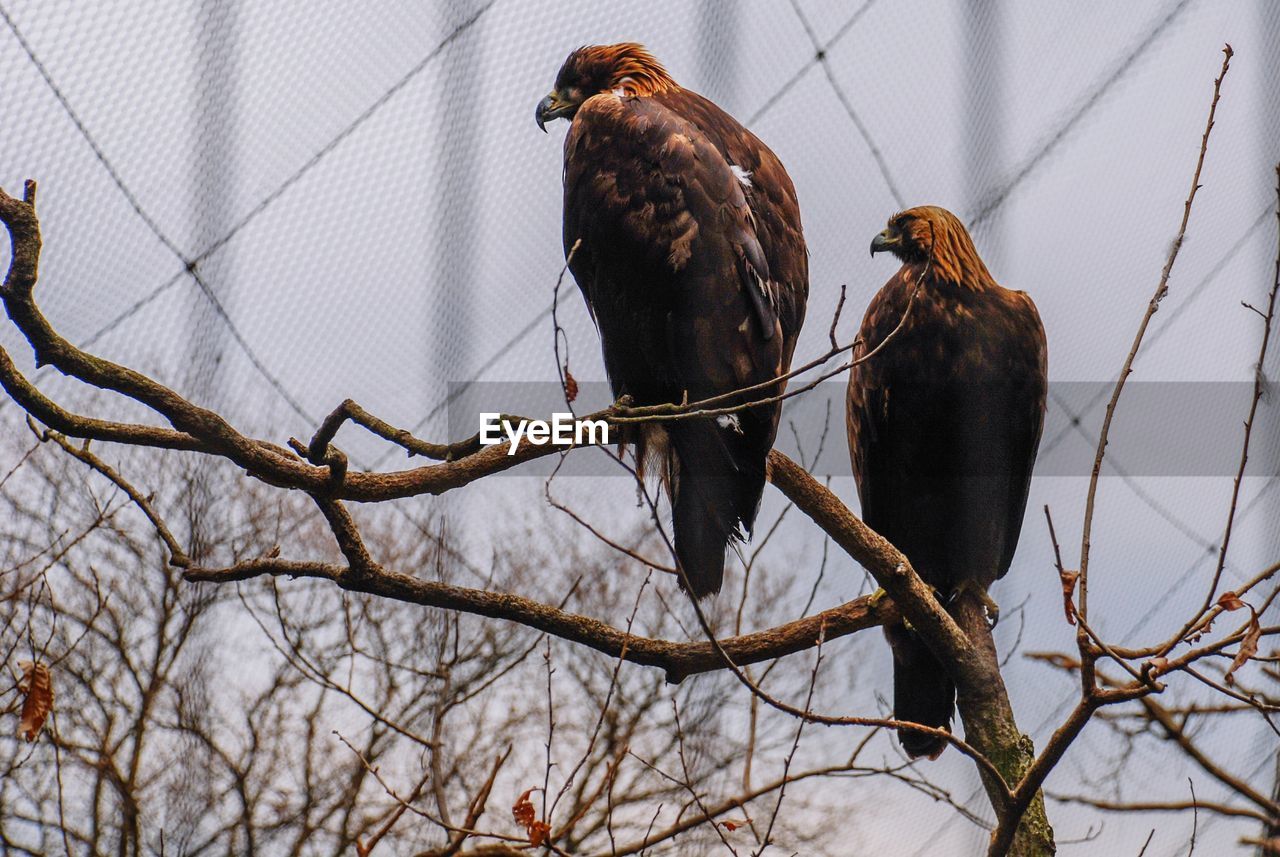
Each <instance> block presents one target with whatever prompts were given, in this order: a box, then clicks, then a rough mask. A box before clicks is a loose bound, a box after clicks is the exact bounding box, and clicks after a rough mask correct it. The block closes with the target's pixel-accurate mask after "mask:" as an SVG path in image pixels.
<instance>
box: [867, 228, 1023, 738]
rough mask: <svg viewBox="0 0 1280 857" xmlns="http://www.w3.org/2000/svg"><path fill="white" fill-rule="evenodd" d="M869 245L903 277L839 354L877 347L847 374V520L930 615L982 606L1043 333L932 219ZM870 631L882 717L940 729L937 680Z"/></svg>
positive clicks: (933, 665)
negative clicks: (879, 644) (922, 595)
mask: <svg viewBox="0 0 1280 857" xmlns="http://www.w3.org/2000/svg"><path fill="white" fill-rule="evenodd" d="M882 250H888V251H889V252H891V253H892V254H893V255H895V256H897V257H898V258H899V259H900V260H901V261H902V267H901V268H900V269H899V270H898V272H897V273H896V274H894V275H893V277H892V278H890V280H889V282H888V283H886V284H885V285H884V288H882V289H881V290H880V291H879V292H878V293H877V294H876V296H875V297H874V298H873V299H872V301H871V305H870V306H869V307H868V308H867V314H866V316H865V317H864V318H863V320H862V330H861V332H860V333H859V335H858V338H859V340H860V341H861V342H860V344H859V346H858V348H857V349H856V350H855V352H854V353H855V356H859V357H860V356H864V355H867V354H870V353H871V352H872V351H873V350H875V349H880V350H878V351H876V353H874V354H872V355H871V357H870V358H869V359H868V360H866V362H863V363H859V364H857V365H855V366H854V368H853V370H852V374H851V375H850V378H849V393H848V410H847V418H848V428H849V454H850V456H851V458H852V460H853V473H854V477H855V478H856V480H857V483H858V496H859V498H860V499H861V502H862V515H863V518H864V520H865V521H866V522H867V524H868V525H869V526H870V527H871V528H872V529H874V530H876V532H878V533H880V534H881V535H883V536H884V537H885V538H887V539H888V540H889V541H891V542H892V543H893V544H894V545H896V546H897V547H898V549H899V550H901V551H902V552H903V553H904V554H905V555H906V556H907V559H909V560H910V561H911V564H912V566H914V567H915V570H916V571H917V572H918V573H919V574H920V576H921V578H923V579H924V581H925V582H926V583H928V584H930V585H931V586H933V587H934V588H935V589H936V590H937V592H938V597H939V599H940V600H941V601H942V603H943V604H948V603H950V602H951V601H952V600H953V599H954V598H955V597H956V596H957V595H959V594H961V593H962V592H964V591H969V592H971V593H972V594H973V595H975V596H977V597H979V598H981V599H983V600H984V602H986V603H988V604H989V605H990V606H992V607H994V604H993V602H990V600H989V598H988V597H987V596H986V590H987V587H989V586H990V585H991V584H992V583H993V582H994V581H995V580H997V579H998V578H1000V577H1003V576H1004V574H1005V572H1007V571H1008V570H1009V564H1010V562H1012V560H1013V552H1014V548H1015V547H1016V546H1017V544H1018V533H1019V531H1020V530H1021V529H1022V515H1023V511H1024V510H1025V508H1026V505H1027V490H1028V488H1029V486H1030V484H1031V469H1032V465H1033V464H1034V463H1035V459H1036V450H1037V447H1038V446H1039V444H1040V430H1041V427H1042V426H1043V424H1044V410H1045V395H1046V385H1047V345H1046V342H1045V335H1044V327H1043V326H1042V325H1041V324H1040V316H1039V314H1038V313H1037V312H1036V307H1035V304H1034V303H1032V302H1031V298H1030V297H1028V296H1027V294H1026V292H1015V291H1010V290H1009V289H1006V288H1003V287H1001V286H999V285H997V283H996V281H995V280H994V279H992V277H991V274H990V273H989V272H988V271H987V267H986V265H984V264H983V263H982V259H981V258H979V256H978V252H977V250H975V249H974V246H973V240H972V239H971V238H970V237H969V233H968V231H967V230H966V229H965V228H964V224H962V223H961V222H960V220H959V218H957V217H956V216H955V215H954V214H952V213H951V212H949V211H946V210H945V209H942V208H937V207H935V206H921V207H919V208H913V209H910V210H909V211H904V212H902V213H901V214H896V215H894V216H893V217H892V218H891V219H890V220H889V226H888V228H887V229H885V230H884V231H883V232H881V233H880V234H879V235H877V236H876V237H875V239H874V240H873V241H872V242H871V254H872V256H874V255H875V254H876V253H878V252H880V251H882ZM913 295H914V297H913ZM908 307H909V308H908ZM895 329H896V330H895ZM890 337H892V338H891V339H890ZM886 339H889V341H888V342H886ZM882 346H883V347H882ZM885 633H886V636H887V637H888V639H889V644H890V647H891V648H892V650H893V661H894V670H893V715H894V717H895V718H897V719H899V720H906V721H911V722H914V723H921V724H924V725H926V726H933V727H938V728H943V729H949V728H950V725H951V718H952V714H953V713H954V710H955V695H956V691H955V686H954V684H952V681H951V678H950V676H949V675H948V674H947V671H946V670H945V669H944V668H943V666H942V664H941V663H940V662H939V661H938V660H937V659H936V658H935V657H934V656H933V654H932V652H930V650H929V648H928V647H927V646H926V645H925V643H924V641H923V640H921V639H920V638H919V637H918V636H917V635H916V633H915V632H914V631H912V630H911V629H910V627H908V626H906V625H902V624H899V625H894V626H886V628H885ZM898 739H899V741H901V743H902V746H903V748H904V749H905V750H906V751H907V753H908V754H909V755H911V756H913V757H915V756H929V757H930V758H934V757H936V756H937V755H938V754H939V753H941V752H942V751H943V750H944V749H945V748H946V746H947V745H946V742H945V741H944V740H942V739H939V738H934V737H930V736H927V735H922V734H920V733H917V732H911V731H909V730H903V731H901V732H900V733H899V736H898Z"/></svg>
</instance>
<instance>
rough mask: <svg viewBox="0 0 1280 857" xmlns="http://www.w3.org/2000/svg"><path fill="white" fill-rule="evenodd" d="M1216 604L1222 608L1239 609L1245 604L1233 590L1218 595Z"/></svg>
mask: <svg viewBox="0 0 1280 857" xmlns="http://www.w3.org/2000/svg"><path fill="white" fill-rule="evenodd" d="M1218 606H1219V607H1221V608H1222V609H1224V610H1239V609H1240V608H1241V607H1245V606H1247V605H1246V604H1245V603H1244V602H1243V601H1241V600H1240V596H1239V595H1236V594H1235V593H1234V592H1224V593H1222V595H1220V596H1218Z"/></svg>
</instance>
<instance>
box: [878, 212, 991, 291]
mask: <svg viewBox="0 0 1280 857" xmlns="http://www.w3.org/2000/svg"><path fill="white" fill-rule="evenodd" d="M884 250H888V251H889V252H890V253H892V254H893V255H895V256H897V257H898V258H899V259H900V260H902V263H903V264H904V265H910V266H914V267H916V268H919V269H920V270H921V271H924V270H925V269H926V268H927V271H928V274H929V275H930V276H931V277H932V278H933V279H935V280H938V281H941V282H949V283H953V284H955V285H957V286H963V287H965V288H970V289H975V290H978V289H983V288H986V287H987V286H989V285H993V284H994V280H993V279H992V277H991V273H990V272H989V271H988V270H987V266H986V265H985V264H984V263H983V261H982V257H980V256H979V255H978V250H977V248H975V247H974V246H973V239H972V238H970V237H969V230H968V229H965V227H964V224H963V223H961V222H960V218H958V217H956V216H955V215H954V214H952V213H951V212H950V211H947V210H946V209H945V208H940V207H939V206H936V205H921V206H917V207H916V208H909V209H907V210H906V211H901V212H899V213H897V214H895V215H894V216H893V217H890V218H889V224H888V226H887V227H886V228H885V229H884V231H883V232H881V233H880V234H879V235H877V236H876V237H875V238H872V239H871V255H872V256H875V255H876V254H877V253H879V252H881V251H884Z"/></svg>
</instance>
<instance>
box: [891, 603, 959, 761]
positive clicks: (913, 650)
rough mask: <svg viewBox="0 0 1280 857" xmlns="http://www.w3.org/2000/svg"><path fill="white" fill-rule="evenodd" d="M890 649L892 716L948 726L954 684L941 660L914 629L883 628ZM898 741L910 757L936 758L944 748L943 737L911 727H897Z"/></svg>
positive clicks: (952, 702) (954, 696)
mask: <svg viewBox="0 0 1280 857" xmlns="http://www.w3.org/2000/svg"><path fill="white" fill-rule="evenodd" d="M885 633H886V635H887V636H888V637H889V644H890V648H892V650H893V717H894V719H895V720H904V721H908V722H910V723H919V724H920V725H922V726H932V727H934V728H935V729H946V730H948V731H950V729H951V718H952V717H953V716H954V715H955V707H956V686H955V684H954V683H953V682H952V680H951V676H950V675H949V674H948V673H947V670H946V668H945V667H943V665H942V662H941V661H939V660H938V659H937V658H936V657H934V654H933V652H932V651H930V650H929V647H928V646H927V645H925V642H924V640H922V639H921V638H920V636H919V635H918V634H916V632H914V631H911V630H909V629H907V628H905V627H902V626H894V627H892V628H889V627H886V629H885ZM898 743H899V744H901V745H902V749H903V750H905V751H906V753H907V755H908V756H910V757H911V758H913V759H915V758H919V757H921V756H927V757H928V758H930V759H936V758H937V757H938V756H939V755H940V754H941V753H942V751H943V750H945V749H947V740H946V739H945V738H942V737H939V736H935V735H926V734H924V733H922V732H915V731H913V730H910V729H900V730H898Z"/></svg>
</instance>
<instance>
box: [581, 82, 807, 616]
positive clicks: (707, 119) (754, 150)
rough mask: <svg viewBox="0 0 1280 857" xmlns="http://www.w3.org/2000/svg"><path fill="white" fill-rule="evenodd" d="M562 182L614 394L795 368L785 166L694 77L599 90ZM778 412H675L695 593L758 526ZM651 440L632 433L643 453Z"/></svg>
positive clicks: (729, 382)
mask: <svg viewBox="0 0 1280 857" xmlns="http://www.w3.org/2000/svg"><path fill="white" fill-rule="evenodd" d="M564 193H565V198H564V235H563V238H564V246H565V252H566V254H570V255H571V258H570V268H571V270H572V271H573V275H574V278H575V280H576V281H577V282H578V285H579V287H580V288H581V290H582V293H583V296H584V297H585V298H586V301H587V304H588V306H589V308H590V310H591V313H592V316H593V318H594V319H595V321H596V325H597V327H598V329H599V332H600V338H601V342H602V345H603V350H604V358H605V368H606V370H607V372H608V374H609V378H610V381H611V382H612V384H613V388H614V392H615V394H617V395H623V394H627V395H630V396H632V397H633V398H634V399H635V401H636V402H637V403H640V404H657V403H662V402H679V401H682V400H684V399H686V398H687V399H688V400H689V401H696V400H699V399H704V398H708V397H711V396H716V395H721V394H724V393H729V392H732V391H734V390H737V389H741V388H743V387H747V386H752V385H755V384H760V383H763V382H767V381H769V380H771V379H773V378H776V377H778V376H779V375H781V374H784V373H785V372H786V371H787V369H788V367H789V364H790V360H791V355H792V352H793V350H794V348H795V342H796V338H797V335H798V333H799V330H800V325H801V324H802V323H803V319H804V305H805V298H806V297H807V291H808V261H807V256H806V253H805V249H804V239H803V236H802V233H801V227H800V218H799V208H798V205H797V204H796V202H795V191H794V188H793V187H792V186H791V182H790V179H788V178H787V176H786V172H785V171H784V170H783V169H782V166H781V164H780V163H778V161H777V158H776V157H775V156H774V155H773V153H772V152H770V151H769V150H768V148H767V147H765V146H764V144H763V143H761V142H760V141H759V140H757V139H756V138H755V137H754V136H753V135H751V134H750V132H748V131H747V130H746V129H744V128H742V127H741V126H740V125H738V123H737V122H736V121H734V120H733V119H732V118H731V117H729V116H728V115H727V114H725V113H724V112H723V111H721V110H720V109H719V108H718V107H716V106H715V105H714V104H712V103H711V102H709V101H707V100H706V99H704V98H702V97H701V96H698V95H696V94H695V93H691V92H688V91H686V90H678V89H677V90H673V91H668V92H663V93H660V94H657V95H653V96H644V97H632V96H625V95H617V94H613V93H603V94H600V95H596V96H594V97H592V98H590V99H588V100H587V101H586V102H584V103H583V105H582V107H581V108H579V110H578V113H577V115H576V116H575V117H574V120H573V125H572V127H571V129H570V132H569V135H568V137H567V138H566V140H565V175H564ZM575 247H576V248H577V249H576V250H575V249H574V248H575ZM759 396H760V394H759V393H757V394H755V396H754V397H759ZM733 401H734V403H737V400H733ZM779 412H780V409H779V407H778V406H777V405H776V404H774V405H770V406H764V407H757V408H752V409H750V410H746V411H742V412H739V413H736V414H734V415H733V416H732V417H731V418H727V419H721V420H718V421H716V422H711V421H704V420H686V421H681V422H677V423H669V424H667V426H666V434H667V435H668V436H669V440H670V448H671V455H669V456H668V458H667V459H666V461H665V463H664V466H665V467H666V468H667V472H666V474H665V475H666V476H667V477H668V479H667V481H668V484H669V485H671V486H673V502H672V506H673V516H674V518H675V527H674V529H675V534H676V552H677V555H678V556H680V559H681V562H682V565H683V566H684V567H685V570H686V573H687V574H689V576H690V579H691V582H692V584H693V586H694V589H695V591H697V592H698V594H705V593H706V592H711V591H715V590H717V589H718V588H719V583H720V575H721V573H722V570H723V560H724V549H725V545H726V544H727V542H728V540H729V539H731V538H733V537H735V536H736V535H738V534H740V532H741V530H746V531H748V532H749V531H750V529H751V526H752V524H753V522H754V518H755V512H756V508H757V507H758V505H759V501H760V494H761V492H762V490H763V486H764V465H765V457H766V456H767V454H768V451H769V449H770V448H771V447H772V445H773V439H774V435H775V433H776V430H777V421H778V415H779ZM647 438H648V435H645V434H643V433H642V434H640V435H639V436H636V437H633V438H632V439H633V440H635V441H636V443H637V446H638V447H641V448H639V449H638V450H637V452H638V454H639V455H640V456H641V458H642V459H643V458H644V449H643V447H644V444H645V443H646V440H647ZM695 578H697V579H695Z"/></svg>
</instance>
